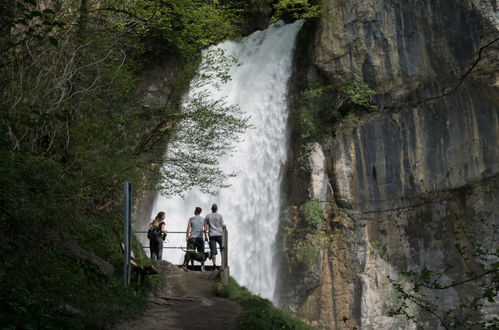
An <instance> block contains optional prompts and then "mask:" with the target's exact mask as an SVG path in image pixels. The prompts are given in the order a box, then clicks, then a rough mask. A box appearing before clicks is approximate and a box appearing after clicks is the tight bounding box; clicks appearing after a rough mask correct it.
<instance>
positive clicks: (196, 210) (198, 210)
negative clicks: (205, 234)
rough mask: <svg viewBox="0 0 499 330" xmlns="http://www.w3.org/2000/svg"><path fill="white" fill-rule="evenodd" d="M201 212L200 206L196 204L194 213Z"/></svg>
mask: <svg viewBox="0 0 499 330" xmlns="http://www.w3.org/2000/svg"><path fill="white" fill-rule="evenodd" d="M201 212H203V209H202V208H200V207H199V206H197V207H196V209H195V210H194V214H201Z"/></svg>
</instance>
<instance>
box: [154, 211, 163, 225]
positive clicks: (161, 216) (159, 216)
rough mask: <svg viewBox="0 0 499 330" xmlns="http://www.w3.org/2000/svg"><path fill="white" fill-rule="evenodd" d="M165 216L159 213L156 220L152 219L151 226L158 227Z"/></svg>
mask: <svg viewBox="0 0 499 330" xmlns="http://www.w3.org/2000/svg"><path fill="white" fill-rule="evenodd" d="M164 215H165V212H159V213H158V215H157V216H156V218H154V220H153V223H152V225H153V226H154V227H159V223H160V222H161V221H162V220H163V216H164Z"/></svg>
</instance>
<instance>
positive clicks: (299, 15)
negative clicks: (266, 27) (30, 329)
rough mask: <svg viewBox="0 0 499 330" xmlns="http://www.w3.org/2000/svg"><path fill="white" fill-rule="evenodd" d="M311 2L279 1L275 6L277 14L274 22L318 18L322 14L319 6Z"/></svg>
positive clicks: (299, 0)
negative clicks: (284, 18)
mask: <svg viewBox="0 0 499 330" xmlns="http://www.w3.org/2000/svg"><path fill="white" fill-rule="evenodd" d="M313 2H314V1H311V0H278V1H277V2H276V3H275V4H274V9H275V13H274V16H272V19H271V20H272V21H273V22H276V21H278V20H280V19H281V18H283V17H285V16H286V17H289V18H292V19H307V18H313V17H318V16H319V15H320V14H321V8H320V6H319V5H314V4H312V3H313Z"/></svg>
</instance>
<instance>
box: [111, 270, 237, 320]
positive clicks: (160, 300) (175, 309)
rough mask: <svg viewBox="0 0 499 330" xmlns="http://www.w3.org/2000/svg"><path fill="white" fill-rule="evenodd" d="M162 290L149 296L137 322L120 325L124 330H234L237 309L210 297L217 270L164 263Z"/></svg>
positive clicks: (213, 296) (224, 301)
mask: <svg viewBox="0 0 499 330" xmlns="http://www.w3.org/2000/svg"><path fill="white" fill-rule="evenodd" d="M159 267H160V268H161V270H162V271H163V272H164V273H166V274H167V276H166V277H167V279H166V285H165V287H164V288H163V289H162V290H161V291H159V292H156V293H153V294H151V296H150V297H149V302H148V306H147V309H146V311H145V312H144V313H143V314H142V316H141V317H140V318H139V319H137V320H132V321H129V322H126V323H123V324H120V325H119V326H117V327H116V328H115V329H116V330H128V329H154V330H158V329H204V330H207V329H236V325H237V324H236V318H237V315H238V314H239V311H240V306H239V305H238V304H236V303H235V302H232V301H230V300H227V299H223V298H219V297H216V296H215V295H214V293H213V292H214V288H215V285H216V283H217V282H218V280H217V277H218V272H217V271H214V272H212V271H206V272H200V271H188V272H186V271H184V270H182V269H181V268H178V267H176V266H172V265H170V264H168V263H167V262H160V264H159Z"/></svg>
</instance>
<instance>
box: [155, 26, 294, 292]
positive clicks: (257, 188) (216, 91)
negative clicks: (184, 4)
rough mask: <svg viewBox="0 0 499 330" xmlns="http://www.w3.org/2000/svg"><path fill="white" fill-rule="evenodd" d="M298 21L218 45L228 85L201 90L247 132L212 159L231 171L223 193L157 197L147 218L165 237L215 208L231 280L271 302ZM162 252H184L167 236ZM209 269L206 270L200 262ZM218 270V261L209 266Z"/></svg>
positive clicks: (172, 255)
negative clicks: (227, 65)
mask: <svg viewBox="0 0 499 330" xmlns="http://www.w3.org/2000/svg"><path fill="white" fill-rule="evenodd" d="M302 24H303V21H297V22H295V23H293V24H289V25H284V24H274V25H272V26H270V27H269V28H268V29H266V30H264V31H258V32H255V33H253V34H252V35H250V36H249V37H247V38H245V39H243V40H242V41H240V42H239V41H225V42H222V43H221V44H219V45H217V47H219V48H222V49H223V50H225V52H226V54H228V55H231V56H233V57H235V58H237V60H238V62H239V64H238V65H234V66H233V67H232V68H231V71H230V74H231V80H230V81H229V82H227V83H225V84H223V85H222V86H221V87H220V88H215V87H212V88H209V89H208V91H209V93H210V94H211V96H212V97H213V98H214V99H219V98H225V99H226V100H227V101H228V103H229V104H237V105H238V106H239V107H240V109H241V110H242V113H243V114H244V115H246V116H247V115H249V116H251V118H250V124H251V125H252V126H253V127H252V128H250V129H248V130H247V132H246V133H245V134H244V135H243V138H242V142H240V143H238V144H237V145H236V150H235V152H234V154H233V155H231V156H228V157H224V158H222V159H221V160H220V164H221V168H222V169H223V170H224V171H226V172H235V173H236V174H237V176H236V177H232V178H230V179H229V184H230V185H231V186H230V187H229V188H224V189H222V190H221V191H220V193H219V195H218V196H217V197H214V196H211V195H207V194H204V193H201V192H200V191H196V190H193V191H190V192H188V193H187V194H186V195H185V196H184V198H183V199H182V198H169V199H168V198H165V197H163V196H161V195H158V197H157V200H156V203H155V207H154V210H153V214H152V215H151V218H152V217H153V216H154V215H155V214H156V213H157V212H159V211H166V213H167V221H166V223H167V225H166V227H167V230H168V231H185V230H186V226H187V220H188V219H189V218H190V217H191V216H192V215H193V212H194V208H195V207H196V206H200V207H202V208H203V213H202V215H206V214H208V213H209V212H211V211H210V207H211V205H212V203H217V204H218V207H219V213H220V214H222V215H223V217H224V221H225V224H226V225H227V229H228V232H229V266H230V271H231V275H232V276H233V277H234V278H235V279H236V280H237V281H238V282H239V283H241V284H242V285H245V286H246V287H248V288H249V289H250V290H251V291H253V292H255V293H260V294H261V295H262V296H264V297H266V298H269V299H271V300H272V299H273V298H274V297H273V294H274V287H275V281H276V271H277V269H276V267H274V265H273V256H274V255H275V252H276V251H275V244H274V243H275V237H276V233H277V229H278V225H279V209H280V182H281V168H282V166H283V164H284V163H285V161H286V152H287V141H286V140H287V138H286V136H287V121H288V120H287V118H288V112H287V101H286V98H287V97H286V96H287V82H288V79H289V77H290V74H291V64H292V57H293V51H294V44H295V39H296V35H297V33H298V31H299V30H300V28H301V26H302ZM168 238H169V241H168V242H167V243H166V245H167V246H177V247H178V246H184V247H185V245H186V243H185V235H184V234H170V235H169V237H168ZM183 254H184V253H183V252H182V251H178V250H167V249H165V250H164V254H163V259H165V260H168V261H170V262H173V263H175V264H181V263H182V261H183ZM208 264H210V263H208ZM217 264H220V257H219V258H218V260H217Z"/></svg>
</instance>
